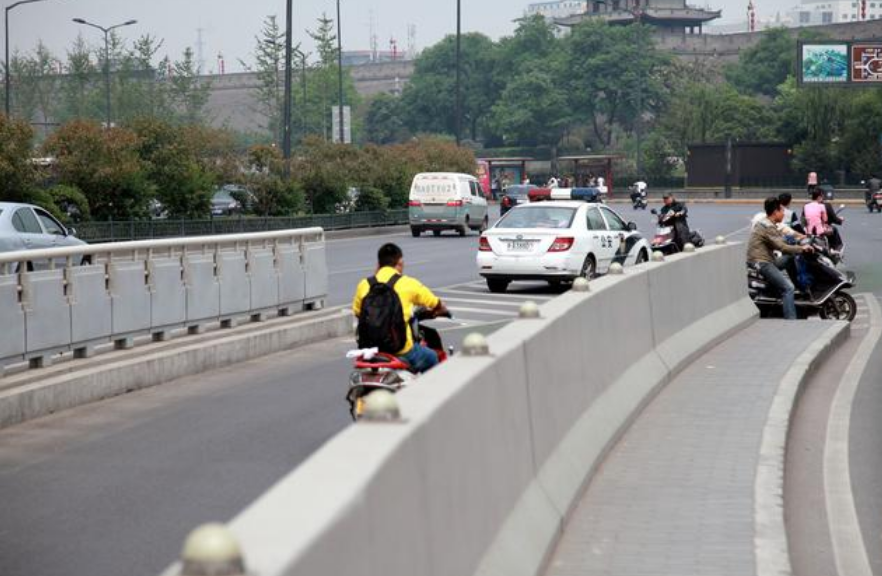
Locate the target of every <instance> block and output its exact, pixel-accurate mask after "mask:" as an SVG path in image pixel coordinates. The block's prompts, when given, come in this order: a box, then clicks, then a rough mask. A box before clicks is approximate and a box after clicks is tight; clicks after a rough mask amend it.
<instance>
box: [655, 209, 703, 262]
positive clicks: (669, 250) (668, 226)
mask: <svg viewBox="0 0 882 576" xmlns="http://www.w3.org/2000/svg"><path fill="white" fill-rule="evenodd" d="M650 213H651V214H653V215H655V216H657V217H658V224H657V225H656V228H655V236H653V237H652V250H653V252H654V251H656V250H657V251H659V252H661V253H662V254H665V255H669V254H676V253H677V252H679V251H680V245H679V244H677V229H676V227H675V226H674V222H673V220H674V219H675V218H678V217H680V216H683V215H684V214H683V212H668V213H667V214H666V215H664V216H662V215H661V214H659V212H658V210H656V209H655V208H653V209H652V210H650ZM686 242H691V243H692V245H693V246H695V247H696V248H701V247H702V246H704V238H703V237H702V235H701V232H699V231H698V230H690V231H689V238H687V239H686Z"/></svg>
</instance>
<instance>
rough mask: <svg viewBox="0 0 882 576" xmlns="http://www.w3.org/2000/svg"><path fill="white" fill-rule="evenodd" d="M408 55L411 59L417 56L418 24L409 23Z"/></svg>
mask: <svg viewBox="0 0 882 576" xmlns="http://www.w3.org/2000/svg"><path fill="white" fill-rule="evenodd" d="M407 57H408V58H409V59H410V60H414V59H416V57H417V48H416V24H408V25H407Z"/></svg>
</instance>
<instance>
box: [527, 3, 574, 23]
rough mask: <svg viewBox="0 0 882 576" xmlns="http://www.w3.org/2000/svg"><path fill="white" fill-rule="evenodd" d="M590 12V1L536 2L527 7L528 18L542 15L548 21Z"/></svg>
mask: <svg viewBox="0 0 882 576" xmlns="http://www.w3.org/2000/svg"><path fill="white" fill-rule="evenodd" d="M587 10H588V0H559V1H558V2H536V3H534V4H530V5H528V6H527V16H535V15H537V14H538V15H540V16H543V17H545V19H547V20H554V19H555V18H566V17H567V16H572V15H574V14H582V13H583V12H586V11H587Z"/></svg>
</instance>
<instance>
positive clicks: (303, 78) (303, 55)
mask: <svg viewBox="0 0 882 576" xmlns="http://www.w3.org/2000/svg"><path fill="white" fill-rule="evenodd" d="M295 52H296V53H297V55H298V56H300V85H301V87H302V89H303V104H302V105H301V106H300V125H301V126H300V130H301V132H302V133H301V135H300V138H301V139H303V138H305V137H306V53H305V52H303V50H300V49H299V48H298V49H296V50H295Z"/></svg>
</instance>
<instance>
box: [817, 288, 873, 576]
mask: <svg viewBox="0 0 882 576" xmlns="http://www.w3.org/2000/svg"><path fill="white" fill-rule="evenodd" d="M865 301H866V302H867V307H868V308H869V313H870V318H871V320H870V324H871V328H870V330H869V331H868V332H867V334H866V335H865V336H864V339H863V341H862V342H861V345H860V347H859V348H858V350H857V353H855V355H854V357H853V358H852V359H851V362H850V363H849V365H848V368H847V369H846V371H845V374H843V376H842V380H841V381H840V383H839V388H838V389H837V390H836V396H835V397H834V398H833V406H832V408H831V409H830V419H829V420H828V421H827V438H826V442H825V443H824V494H825V499H826V501H827V520H828V521H829V523H830V537H831V539H832V541H833V556H834V558H835V560H836V570H837V571H838V572H839V576H873V572H872V570H871V568H870V560H869V558H868V557H867V549H866V547H865V546H864V537H863V533H862V532H861V527H860V523H859V521H858V517H857V510H856V509H855V505H854V494H853V493H852V488H851V470H850V467H849V466H850V464H849V455H848V433H849V428H850V426H851V410H852V406H853V404H854V398H855V395H856V393H857V389H858V385H859V384H860V381H861V376H862V375H863V373H864V370H865V369H866V367H867V363H868V362H869V360H870V356H871V355H872V353H873V349H874V348H875V347H876V343H877V342H878V341H879V338H880V337H882V307H880V305H879V302H878V301H877V300H876V299H875V298H866V299H865Z"/></svg>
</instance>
